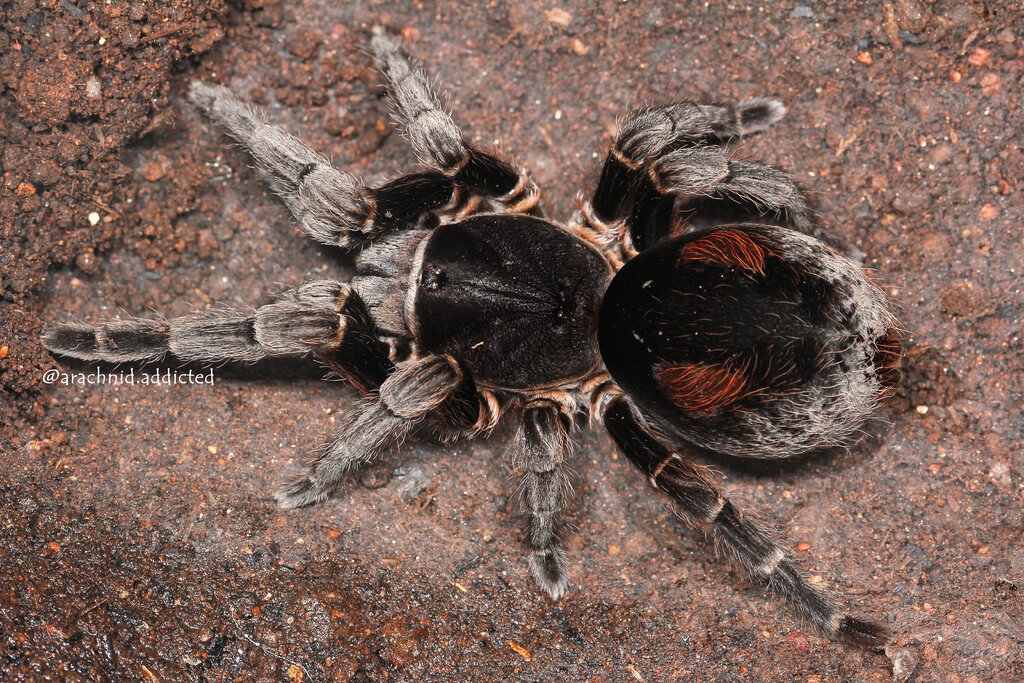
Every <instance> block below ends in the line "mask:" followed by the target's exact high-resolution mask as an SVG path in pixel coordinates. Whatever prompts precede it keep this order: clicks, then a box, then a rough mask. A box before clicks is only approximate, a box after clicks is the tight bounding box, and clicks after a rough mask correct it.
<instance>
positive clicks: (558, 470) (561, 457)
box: [512, 400, 571, 600]
mask: <svg viewBox="0 0 1024 683" xmlns="http://www.w3.org/2000/svg"><path fill="white" fill-rule="evenodd" d="M570 426H571V418H570V416H569V415H567V414H566V413H565V412H564V411H563V410H562V409H561V408H560V406H558V405H557V404H555V403H554V402H551V401H546V400H545V401H538V402H535V403H532V404H530V405H527V407H526V408H525V410H524V411H523V421H522V423H521V425H520V427H519V433H518V434H517V435H516V440H515V447H514V450H513V457H512V464H513V467H515V468H516V469H517V470H521V471H522V473H523V475H522V479H521V490H520V494H521V496H522V502H523V508H524V512H525V513H526V540H527V543H528V544H529V546H530V554H529V556H528V558H527V562H528V563H529V567H530V572H531V573H532V574H533V576H534V578H535V579H536V580H537V583H538V584H540V587H541V588H542V589H543V590H544V592H545V593H547V594H548V595H550V596H551V597H552V599H555V600H557V599H559V598H560V597H562V595H563V594H564V593H565V590H566V589H567V588H568V587H569V576H568V573H567V572H566V566H565V565H566V556H565V550H564V549H563V548H562V540H561V537H560V536H561V531H562V510H563V508H564V506H565V501H566V498H567V496H568V493H569V491H570V489H571V487H570V485H569V477H568V474H567V472H566V467H565V457H566V455H567V454H568V453H569V450H570V447H571V441H570V438H569V430H570Z"/></svg>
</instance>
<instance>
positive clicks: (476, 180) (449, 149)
mask: <svg viewBox="0 0 1024 683" xmlns="http://www.w3.org/2000/svg"><path fill="white" fill-rule="evenodd" d="M371 46H372V47H373V52H374V55H375V56H376V58H377V67H378V69H380V71H381V73H383V74H384V76H385V77H387V79H388V83H389V85H390V91H391V98H392V101H393V102H394V106H395V113H396V115H397V117H398V119H399V120H400V121H401V123H402V125H403V126H404V127H405V130H406V134H407V135H408V136H409V142H410V143H412V147H413V149H414V150H415V152H416V155H417V156H418V157H419V158H420V161H422V162H423V163H424V164H427V165H428V166H432V167H434V168H437V169H439V170H441V171H442V172H443V173H444V174H445V175H446V176H448V177H450V178H452V179H453V180H454V181H455V183H456V185H458V186H459V187H463V188H466V189H467V190H468V191H469V193H470V197H469V198H468V199H469V202H470V205H469V206H468V207H465V208H464V210H463V212H464V213H465V212H468V211H469V210H471V209H472V206H473V202H474V201H478V200H479V199H485V200H487V201H490V202H492V203H495V204H498V205H499V206H501V207H502V208H504V209H505V210H508V211H511V212H513V213H534V214H535V213H538V212H539V210H540V206H539V204H540V192H539V191H538V189H537V186H536V185H535V184H534V182H533V180H531V179H530V176H529V174H528V173H527V172H526V170H525V169H523V168H522V167H520V166H517V165H515V164H512V163H511V162H509V161H507V160H506V159H504V158H502V157H501V156H499V155H497V154H494V153H492V152H487V151H485V150H482V149H480V148H479V147H477V146H476V145H474V144H473V143H471V142H470V141H468V140H467V139H466V138H465V136H464V135H463V134H462V131H461V130H460V129H459V127H458V125H456V123H455V121H454V120H453V119H452V117H451V115H450V114H449V113H448V112H447V111H445V110H444V108H442V106H441V101H440V99H439V98H438V96H437V94H436V93H435V92H434V90H433V88H431V86H430V83H429V81H428V79H427V76H426V74H425V73H424V72H423V69H422V68H421V67H420V65H419V64H418V63H417V62H416V61H415V60H413V59H411V58H410V57H409V56H408V55H407V54H406V53H405V51H404V50H403V49H402V46H401V44H399V42H398V41H397V40H395V39H394V38H393V37H391V36H389V35H388V34H387V33H385V32H384V30H383V29H381V28H380V27H376V28H375V29H374V36H373V40H372V42H371Z"/></svg>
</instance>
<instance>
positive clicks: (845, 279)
mask: <svg viewBox="0 0 1024 683" xmlns="http://www.w3.org/2000/svg"><path fill="white" fill-rule="evenodd" d="M843 311H847V314H845V315H844V314H843ZM850 311H853V313H852V314H851V313H850ZM893 324H894V321H893V318H892V315H891V313H889V309H888V306H887V304H886V302H885V300H884V297H883V296H882V294H881V292H879V291H878V290H877V289H876V288H874V287H873V286H872V285H870V283H868V282H867V281H866V279H865V278H864V276H863V274H862V272H861V270H860V268H859V267H858V266H857V265H856V264H854V263H852V262H851V261H849V260H848V259H846V258H844V257H842V256H840V255H839V254H837V253H835V252H834V251H832V250H831V249H830V248H829V247H827V246H826V245H824V244H823V243H821V242H819V241H818V240H815V239H814V238H811V237H808V236H806V235H803V234H801V233H796V232H794V231H791V230H786V229H784V228H775V227H769V226H727V227H720V228H715V229H711V230H706V231H702V232H696V233H690V234H687V235H683V236H681V237H677V238H675V239H673V240H669V241H666V242H663V243H661V244H658V245H656V246H654V247H651V248H650V249H647V250H644V251H642V252H641V253H640V254H639V255H637V256H636V257H635V258H633V259H632V260H631V261H629V262H628V263H626V264H625V265H624V266H623V267H622V269H621V270H620V271H619V272H618V273H617V274H616V275H615V277H614V278H613V280H612V282H611V284H610V285H609V287H608V290H607V292H606V294H605V298H604V301H603V302H602V306H601V311H600V316H599V326H598V340H599V344H600V349H601V355H602V358H603V360H604V363H605V367H606V368H607V369H608V372H609V373H610V374H611V375H612V378H613V379H614V380H615V382H616V383H617V384H618V385H619V386H621V387H622V389H623V390H624V391H626V392H627V393H628V394H629V395H630V396H631V397H632V398H633V400H634V401H635V402H636V403H637V405H638V406H639V407H640V408H641V410H643V411H644V414H645V415H646V416H649V417H650V419H651V420H653V421H654V422H656V423H657V424H658V425H659V426H661V427H662V428H663V429H665V430H666V431H669V432H672V433H675V434H677V435H678V436H680V437H681V438H683V439H686V440H688V441H692V442H695V443H697V444H698V445H701V446H704V447H706V448H711V449H712V450H720V451H727V452H730V453H733V454H736V455H743V456H749V457H780V456H782V455H789V454H792V453H795V452H802V451H805V450H810V449H812V448H816V447H822V446H826V445H831V444H832V443H838V442H841V441H842V439H844V438H845V437H846V435H847V434H848V433H851V432H852V431H853V430H854V429H855V428H856V427H857V426H859V423H860V422H861V421H862V420H863V418H864V417H866V415H867V414H868V413H869V412H870V410H871V409H872V408H873V407H874V405H875V404H876V403H877V400H878V399H879V397H880V396H882V395H883V394H884V393H885V392H886V391H888V390H890V389H891V386H892V384H893V378H894V376H895V373H896V371H895V370H893V368H894V367H895V366H897V364H898V359H899V353H900V350H901V349H900V340H899V338H898V335H897V336H894V333H893V327H892V326H893Z"/></svg>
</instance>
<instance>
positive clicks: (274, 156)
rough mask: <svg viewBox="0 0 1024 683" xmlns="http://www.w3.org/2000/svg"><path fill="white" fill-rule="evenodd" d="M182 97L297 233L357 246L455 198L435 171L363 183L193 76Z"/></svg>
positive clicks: (220, 88)
mask: <svg viewBox="0 0 1024 683" xmlns="http://www.w3.org/2000/svg"><path fill="white" fill-rule="evenodd" d="M189 99H190V100H191V101H192V103H193V104H194V105H196V107H198V108H199V109H200V110H201V111H203V112H204V113H205V114H206V115H207V116H208V117H209V118H211V119H212V120H213V121H214V122H216V123H217V125H219V126H220V127H221V128H222V129H223V130H224V131H225V132H226V133H227V134H228V135H230V136H231V137H232V138H234V139H235V140H237V141H238V142H239V143H240V144H241V145H242V146H243V147H245V149H246V150H248V151H249V153H250V154H251V155H252V158H253V160H254V161H255V162H256V166H257V168H258V169H259V170H260V171H261V172H262V173H263V175H264V176H265V177H266V178H267V181H268V182H269V184H270V187H271V189H273V190H274V192H275V193H276V194H277V195H278V196H280V197H281V199H282V200H283V201H284V203H285V204H286V205H287V206H288V208H289V209H290V210H291V212H292V215H293V216H295V220H296V221H298V223H299V227H300V228H301V229H302V231H303V232H305V233H306V234H307V235H308V236H309V237H311V238H313V239H314V240H316V241H317V242H320V243H322V244H327V245H331V246H340V247H350V246H358V245H360V244H362V243H364V242H365V241H366V240H368V239H371V238H374V237H377V236H379V235H381V234H383V233H384V232H386V231H388V230H393V229H396V228H400V227H404V226H406V225H408V224H409V223H415V222H416V220H417V219H418V218H419V217H420V216H422V215H424V214H426V213H428V212H431V211H435V210H437V209H440V208H442V207H444V206H446V205H448V204H451V203H452V202H453V201H454V200H455V194H454V193H455V183H454V181H453V180H452V179H451V178H450V177H448V176H446V175H445V174H443V173H439V172H437V171H433V172H425V173H412V174H408V175H405V176H401V177H399V178H396V179H395V180H392V181H390V182H388V183H385V184H383V185H380V186H379V187H367V186H365V185H364V184H363V183H362V182H361V181H360V180H359V179H358V178H356V177H355V176H352V175H350V174H348V173H343V172H341V171H339V170H338V169H336V168H334V167H333V166H332V165H331V163H330V162H329V161H328V160H327V159H326V158H325V157H324V156H322V155H320V154H317V153H316V152H314V151H313V150H311V149H310V148H309V147H307V146H306V145H305V144H304V143H303V142H302V141H301V140H299V139H298V138H297V137H295V136H294V135H291V134H290V133H288V132H287V131H286V130H285V129H284V128H283V127H281V126H279V125H276V124H272V123H270V122H269V121H267V119H266V117H265V116H264V115H263V114H262V113H261V112H260V111H259V110H258V109H256V108H255V107H253V106H252V105H250V104H248V103H247V102H243V101H242V100H240V99H238V98H237V97H235V96H234V95H233V94H232V93H231V91H230V90H228V89H227V88H225V87H223V86H220V85H215V84H213V83H206V82H203V81H193V82H192V84H191V86H190V87H189Z"/></svg>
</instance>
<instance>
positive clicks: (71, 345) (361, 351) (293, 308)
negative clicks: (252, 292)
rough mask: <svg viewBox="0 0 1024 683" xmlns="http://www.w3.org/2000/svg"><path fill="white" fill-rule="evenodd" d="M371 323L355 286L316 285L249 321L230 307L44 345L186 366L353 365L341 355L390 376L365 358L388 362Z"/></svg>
mask: <svg viewBox="0 0 1024 683" xmlns="http://www.w3.org/2000/svg"><path fill="white" fill-rule="evenodd" d="M368 321H369V317H368V316H367V315H366V314H365V307H363V306H362V302H361V301H359V297H358V295H356V293H355V292H354V291H352V290H351V288H350V287H349V286H348V285H346V284H344V283H341V282H336V281H333V280H316V281H312V282H307V283H306V284H304V285H302V286H300V287H297V288H295V289H292V290H289V291H288V292H285V293H284V294H283V295H282V296H281V297H279V298H278V300H277V301H275V302H273V303H271V304H267V305H265V306H261V307H260V308H258V309H256V310H255V311H254V312H253V313H251V314H248V315H246V314H244V313H241V312H239V311H235V310H229V309H223V310H214V311H206V312H203V313H197V314H195V315H189V316H184V317H181V318H175V319H172V320H112V321H108V322H104V323H101V324H100V325H98V326H93V325H87V324H82V323H62V324H59V325H54V326H53V327H51V328H50V329H49V330H47V332H46V334H45V335H44V337H43V341H44V343H45V344H46V346H47V348H48V349H50V350H51V351H53V352H54V353H59V354H61V355H64V356H69V357H71V358H78V359H81V360H87V361H104V362H108V363H123V362H146V361H156V360H160V359H162V358H163V357H165V356H166V355H168V354H170V355H172V356H174V357H176V358H177V359H179V360H181V361H184V362H192V361H196V362H201V363H222V362H255V361H258V360H260V359H262V358H265V357H267V356H302V355H305V354H308V353H312V354H313V355H315V356H316V357H317V358H322V359H325V362H326V361H327V360H333V361H335V363H334V364H335V365H337V364H340V363H342V362H349V361H343V360H342V359H341V358H340V356H339V354H347V355H348V356H349V357H350V358H351V359H353V360H352V362H353V363H356V364H357V367H356V369H355V370H353V374H355V375H370V374H372V377H373V378H377V377H381V378H382V377H383V376H384V375H386V372H387V371H388V369H389V368H387V367H384V368H379V367H376V368H374V367H373V366H374V363H373V362H372V361H370V360H364V359H363V357H364V356H365V357H367V358H369V357H379V355H380V353H381V352H383V354H384V356H383V359H384V361H386V360H387V352H386V346H385V345H383V344H381V343H380V342H379V341H378V340H377V339H376V337H373V336H372V327H370V328H367V325H368ZM381 363H382V361H378V362H377V363H376V364H377V365H380V364H381ZM332 367H334V365H332ZM366 368H372V369H366ZM381 373H384V374H383V375H382V374H381ZM357 379H358V377H357ZM371 379H372V378H371ZM355 383H356V384H357V386H358V384H359V383H358V381H357V382H355ZM378 385H379V382H378Z"/></svg>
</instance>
